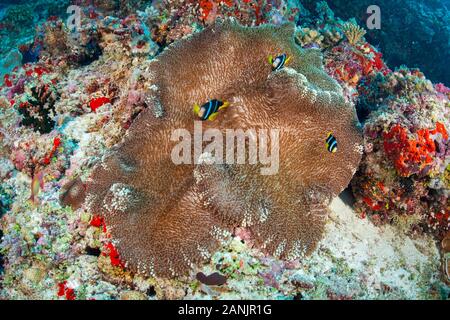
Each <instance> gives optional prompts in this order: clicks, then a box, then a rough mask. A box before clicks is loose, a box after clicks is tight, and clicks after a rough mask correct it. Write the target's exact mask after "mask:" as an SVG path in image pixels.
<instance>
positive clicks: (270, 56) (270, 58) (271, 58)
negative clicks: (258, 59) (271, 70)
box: [269, 55, 273, 64]
mask: <svg viewBox="0 0 450 320" xmlns="http://www.w3.org/2000/svg"><path fill="white" fill-rule="evenodd" d="M269 63H270V64H272V63H273V57H272V55H269Z"/></svg>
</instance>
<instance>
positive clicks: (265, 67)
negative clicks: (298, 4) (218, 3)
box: [86, 22, 361, 276]
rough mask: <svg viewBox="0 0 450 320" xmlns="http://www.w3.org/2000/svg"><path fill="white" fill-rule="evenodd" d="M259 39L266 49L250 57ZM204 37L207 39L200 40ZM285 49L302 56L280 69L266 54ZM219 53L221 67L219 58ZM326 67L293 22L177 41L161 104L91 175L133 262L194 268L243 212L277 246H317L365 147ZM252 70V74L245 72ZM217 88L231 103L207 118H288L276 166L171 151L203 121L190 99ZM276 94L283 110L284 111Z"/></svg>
mask: <svg viewBox="0 0 450 320" xmlns="http://www.w3.org/2000/svg"><path fill="white" fill-rule="evenodd" d="M231 43H233V46H230V44H231ZM250 45H251V46H252V47H253V48H258V50H256V52H258V53H257V54H256V53H255V55H254V56H253V57H252V58H251V59H244V57H245V56H247V50H248V46H250ZM198 47H201V48H203V50H202V51H201V52H200V51H195V50H193V48H198ZM279 51H281V52H286V53H287V54H288V55H289V56H292V57H293V62H292V64H291V68H292V69H291V68H289V69H283V70H280V71H279V72H275V73H272V74H271V67H270V65H269V64H268V63H267V57H268V56H269V55H270V54H272V53H273V52H279ZM213 52H221V54H220V55H213V54H212V53H213ZM212 56H214V67H209V65H208V64H207V63H206V61H208V59H209V57H212ZM179 57H184V59H183V60H182V59H179ZM187 57H189V58H187ZM220 59H222V60H220ZM186 61H204V62H205V64H204V67H200V66H198V65H191V64H190V63H186ZM231 61H234V63H231ZM238 62H239V63H238ZM192 66H194V69H192ZM321 68H322V66H321V59H320V56H319V55H318V52H317V51H314V50H307V51H300V50H299V49H298V48H297V47H296V46H295V43H294V41H293V26H292V25H286V26H283V27H278V28H274V27H271V26H264V27H260V28H245V27H240V26H238V25H236V24H233V23H231V22H225V23H223V24H217V25H214V26H212V27H209V28H207V29H205V30H204V31H202V32H201V33H198V34H195V35H193V36H192V37H191V38H189V39H186V40H181V41H179V42H178V43H177V45H176V46H171V47H169V48H168V49H167V50H166V51H165V52H163V53H162V54H161V55H160V56H159V57H158V59H157V60H155V61H154V62H152V63H151V64H150V65H149V66H148V69H149V71H148V73H149V77H150V79H149V81H150V84H149V88H151V90H153V92H154V97H153V101H151V102H150V103H152V105H149V107H148V109H147V110H144V111H142V112H141V114H140V115H139V116H138V118H137V119H136V120H135V121H134V122H133V124H132V125H131V127H130V129H129V131H128V133H127V136H126V137H125V139H124V140H123V141H122V142H121V143H120V145H119V146H116V147H114V149H113V151H112V152H110V153H108V155H107V156H106V157H104V158H103V159H102V162H101V163H100V164H99V165H97V167H96V169H94V172H93V174H92V175H91V176H90V179H89V181H88V183H87V196H86V201H87V206H88V208H89V210H90V211H91V212H93V213H95V214H102V215H104V216H105V221H106V224H107V226H108V230H109V231H110V233H111V235H112V238H113V239H114V240H116V241H117V248H118V250H119V252H120V255H121V257H122V258H123V259H124V260H125V261H126V262H128V265H129V267H131V268H132V269H134V270H136V269H137V270H139V271H142V272H147V273H149V274H156V275H160V276H170V275H176V274H180V273H185V272H186V271H187V270H188V268H189V267H190V266H191V265H192V264H193V263H196V262H198V261H201V260H202V259H204V258H208V257H209V256H210V253H211V250H213V249H215V246H216V245H217V243H218V242H217V241H219V242H220V241H223V239H222V238H224V237H225V236H226V235H227V234H230V232H229V231H230V227H234V226H236V225H239V224H243V225H247V226H249V227H250V228H251V230H252V233H253V234H254V237H255V238H256V239H257V241H258V242H259V243H260V244H261V245H262V246H263V247H264V248H265V249H266V250H267V251H268V252H270V253H272V254H275V255H277V256H282V257H286V258H290V259H295V258H298V257H300V256H303V255H304V254H308V253H310V252H311V251H312V250H313V249H314V248H315V245H316V243H317V241H318V240H319V239H320V237H321V233H322V228H323V223H324V221H325V217H326V205H327V203H328V202H329V199H330V197H331V196H336V195H337V194H339V192H340V191H342V189H344V188H345V187H346V186H347V184H348V182H349V181H350V179H351V177H352V176H353V174H354V172H355V170H356V168H357V166H358V163H359V159H360V155H361V145H360V142H361V140H360V136H359V133H358V129H357V120H356V115H355V113H354V110H353V108H352V107H351V106H350V105H348V104H345V103H344V101H343V98H342V97H341V96H340V93H341V89H340V88H339V87H338V85H337V84H336V83H335V81H334V80H332V79H331V78H329V77H328V76H327V75H326V74H325V73H324V72H323V71H322V70H321ZM183 75H190V77H186V76H183ZM219 75H221V76H219ZM243 75H245V83H246V85H243V84H242V83H241V82H240V81H241V79H243V78H244V77H243ZM174 79H177V81H174ZM212 96H221V97H223V98H224V99H226V100H229V101H230V103H231V106H230V107H229V110H227V112H226V113H224V114H223V117H220V118H219V119H218V121H217V122H214V123H211V124H208V125H205V126H204V127H205V128H216V129H219V130H220V131H221V132H222V133H223V134H225V131H226V130H227V129H242V128H246V129H254V130H256V129H258V130H261V129H278V130H280V145H281V146H284V147H281V148H280V149H281V150H280V171H279V172H278V174H276V175H270V176H269V175H261V174H260V169H261V168H260V167H261V165H254V164H245V165H242V164H240V165H232V164H229V165H226V166H225V165H218V164H217V165H213V166H209V165H199V166H194V165H192V164H189V165H188V164H184V165H176V164H174V163H173V161H172V160H171V150H172V149H173V147H174V143H173V142H172V141H170V139H169V138H170V136H171V134H172V131H173V130H175V129H179V128H186V129H187V130H189V131H190V132H191V133H193V127H194V120H195V118H194V117H193V115H192V112H191V108H192V105H194V103H196V101H206V100H208V99H209V97H212ZM278 106H283V113H281V112H276V111H275V110H276V109H277V108H278ZM161 108H162V110H163V116H161V114H160V113H159V110H160V109H161ZM306 115H308V116H306ZM330 118H333V121H329V119H330ZM299 123H302V124H303V125H300V126H299ZM143 128H145V129H143ZM298 128H308V130H305V129H298ZM329 131H332V132H333V133H334V135H335V136H336V137H337V138H338V139H339V145H340V151H339V152H338V153H336V154H333V155H331V154H330V153H328V151H327V150H326V148H325V147H324V146H323V141H324V140H325V138H326V135H327V132H329ZM271 139H273V138H271ZM133 141H142V142H141V143H140V144H138V145H137V144H135V143H133ZM272 143H273V142H272ZM272 145H273V144H272ZM136 148H138V149H136ZM272 148H273V147H272ZM306 149H308V153H307V154H308V156H307V157H306V158H305V157H304V156H302V155H303V154H305V153H304V152H305V150H306ZM138 150H141V152H139V151H138ZM293 159H296V160H295V162H294V161H293ZM300 159H304V160H300ZM331 168H332V172H330V170H331ZM330 174H332V175H333V179H331V180H330V179H329V175H330ZM282 181H283V182H282ZM288 181H290V182H289V183H288ZM299 198H300V199H302V201H301V202H299V200H298V199H299ZM206 204H207V205H206ZM174 226H176V228H175V229H174ZM193 226H195V228H193ZM280 226H282V227H281V228H280ZM109 227H111V228H110V229H109ZM224 228H225V229H224ZM136 234H139V237H135V235H136Z"/></svg>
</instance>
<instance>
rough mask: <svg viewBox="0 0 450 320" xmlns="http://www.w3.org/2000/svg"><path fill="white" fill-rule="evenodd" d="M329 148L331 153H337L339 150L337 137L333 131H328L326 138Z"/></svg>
mask: <svg viewBox="0 0 450 320" xmlns="http://www.w3.org/2000/svg"><path fill="white" fill-rule="evenodd" d="M325 142H326V146H327V150H328V151H329V152H331V153H335V152H336V151H337V140H336V137H335V136H334V135H333V134H332V133H331V132H328V135H327V139H326V140H325Z"/></svg>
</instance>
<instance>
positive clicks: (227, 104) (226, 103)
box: [219, 101, 230, 110]
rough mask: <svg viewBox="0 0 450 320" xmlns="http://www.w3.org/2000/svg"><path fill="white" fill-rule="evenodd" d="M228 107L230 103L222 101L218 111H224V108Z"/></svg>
mask: <svg viewBox="0 0 450 320" xmlns="http://www.w3.org/2000/svg"><path fill="white" fill-rule="evenodd" d="M229 106H230V103H229V102H228V101H224V103H223V105H221V106H220V107H219V110H222V109H225V108H227V107H229Z"/></svg>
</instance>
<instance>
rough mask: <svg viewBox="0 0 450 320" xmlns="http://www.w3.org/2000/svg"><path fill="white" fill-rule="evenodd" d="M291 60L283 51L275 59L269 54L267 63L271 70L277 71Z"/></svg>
mask: <svg viewBox="0 0 450 320" xmlns="http://www.w3.org/2000/svg"><path fill="white" fill-rule="evenodd" d="M290 60H291V57H288V56H287V55H286V53H283V54H282V55H279V56H278V57H276V58H275V59H274V58H273V57H272V56H271V55H270V56H269V63H270V64H271V65H272V71H277V70H280V69H281V68H283V67H284V66H285V65H286V64H287V63H288V62H289V61H290Z"/></svg>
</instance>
